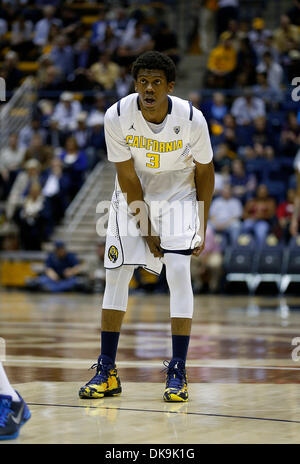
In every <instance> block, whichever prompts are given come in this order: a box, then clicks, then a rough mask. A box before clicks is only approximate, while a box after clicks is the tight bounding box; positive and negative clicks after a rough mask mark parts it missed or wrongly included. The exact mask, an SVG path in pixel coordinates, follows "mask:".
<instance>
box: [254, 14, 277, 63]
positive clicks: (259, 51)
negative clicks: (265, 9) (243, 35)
mask: <svg viewBox="0 0 300 464" xmlns="http://www.w3.org/2000/svg"><path fill="white" fill-rule="evenodd" d="M271 35H272V33H271V31H270V30H269V29H266V28H265V21H264V20H263V19H262V18H259V17H257V18H254V19H253V21H252V28H251V30H250V31H249V33H248V37H249V39H250V42H251V45H252V47H253V49H254V51H255V54H256V56H257V59H258V60H260V59H261V57H262V55H263V54H264V52H265V51H267V49H268V45H267V44H266V42H267V41H268V39H269V37H270V36H271Z"/></svg>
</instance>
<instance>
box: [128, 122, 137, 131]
mask: <svg viewBox="0 0 300 464" xmlns="http://www.w3.org/2000/svg"><path fill="white" fill-rule="evenodd" d="M131 129H133V130H136V128H135V127H134V122H133V123H132V124H131V126H130V127H129V129H128V130H131Z"/></svg>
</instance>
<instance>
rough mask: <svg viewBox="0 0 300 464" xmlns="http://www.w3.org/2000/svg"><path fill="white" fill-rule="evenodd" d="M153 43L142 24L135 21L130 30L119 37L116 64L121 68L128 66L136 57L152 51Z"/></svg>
mask: <svg viewBox="0 0 300 464" xmlns="http://www.w3.org/2000/svg"><path fill="white" fill-rule="evenodd" d="M153 47H154V42H153V40H152V38H151V36H150V34H148V33H147V32H145V30H144V23H143V22H142V21H137V22H136V23H135V25H134V28H133V29H132V30H129V32H127V33H124V36H122V37H121V42H120V46H119V48H118V50H117V62H118V63H119V64H120V65H121V66H122V65H123V66H130V65H131V64H132V63H133V62H134V60H135V59H136V58H137V56H138V55H140V54H141V53H144V52H146V51H149V50H152V49H153Z"/></svg>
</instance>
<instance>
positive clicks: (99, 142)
mask: <svg viewBox="0 0 300 464" xmlns="http://www.w3.org/2000/svg"><path fill="white" fill-rule="evenodd" d="M105 149H106V145H105V136H104V120H103V117H102V116H101V115H97V114H94V116H93V117H92V118H91V120H90V131H89V139H88V147H87V149H86V154H87V157H88V169H89V170H91V169H93V168H94V167H95V166H96V164H97V163H98V162H99V161H101V159H103V158H104V155H105Z"/></svg>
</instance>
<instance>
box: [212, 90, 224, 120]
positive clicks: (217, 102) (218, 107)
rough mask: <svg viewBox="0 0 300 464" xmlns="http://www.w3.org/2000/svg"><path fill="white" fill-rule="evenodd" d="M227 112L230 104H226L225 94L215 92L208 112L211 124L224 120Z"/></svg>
mask: <svg viewBox="0 0 300 464" xmlns="http://www.w3.org/2000/svg"><path fill="white" fill-rule="evenodd" d="M227 113H228V106H227V105H226V102H225V96H224V94H223V93H221V92H214V93H213V95H212V101H211V104H210V108H209V114H208V120H209V124H214V123H221V122H223V120H224V118H225V116H226V114H227Z"/></svg>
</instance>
